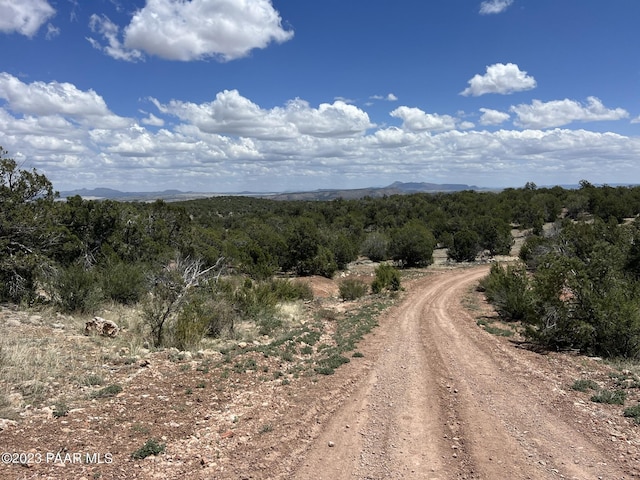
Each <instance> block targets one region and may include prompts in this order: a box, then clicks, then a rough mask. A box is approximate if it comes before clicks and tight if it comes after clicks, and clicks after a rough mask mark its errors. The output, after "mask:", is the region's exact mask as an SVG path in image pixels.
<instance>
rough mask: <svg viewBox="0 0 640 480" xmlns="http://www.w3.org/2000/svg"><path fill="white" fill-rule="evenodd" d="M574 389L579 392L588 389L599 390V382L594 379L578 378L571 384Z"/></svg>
mask: <svg viewBox="0 0 640 480" xmlns="http://www.w3.org/2000/svg"><path fill="white" fill-rule="evenodd" d="M571 389H572V390H577V391H578V392H586V391H587V390H597V389H598V384H597V383H596V382H594V381H593V380H584V379H581V380H576V381H575V382H573V385H571Z"/></svg>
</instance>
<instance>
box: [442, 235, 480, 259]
mask: <svg viewBox="0 0 640 480" xmlns="http://www.w3.org/2000/svg"><path fill="white" fill-rule="evenodd" d="M479 251H480V237H479V236H478V234H477V233H476V232H474V231H472V230H468V229H463V230H460V231H459V232H456V233H455V234H454V235H453V245H452V246H451V247H450V248H449V249H448V250H447V257H448V258H450V259H452V260H455V261H456V262H473V261H474V260H475V259H476V255H478V252H479Z"/></svg>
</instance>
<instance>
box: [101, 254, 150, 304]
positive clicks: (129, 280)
mask: <svg viewBox="0 0 640 480" xmlns="http://www.w3.org/2000/svg"><path fill="white" fill-rule="evenodd" d="M99 280H100V284H101V286H102V292H103V294H104V297H105V298H110V299H111V300H114V301H116V302H118V303H122V304H124V305H132V304H134V303H136V302H138V301H139V300H140V298H141V296H142V294H143V292H144V290H145V285H146V279H145V269H144V267H143V266H142V265H139V264H135V263H127V262H120V261H109V262H107V263H106V264H105V265H104V266H103V267H102V268H101V269H100V272H99Z"/></svg>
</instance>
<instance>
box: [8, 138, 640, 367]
mask: <svg viewBox="0 0 640 480" xmlns="http://www.w3.org/2000/svg"><path fill="white" fill-rule="evenodd" d="M638 213H640V188H639V187H633V188H632V187H610V186H603V187H596V186H594V185H592V184H590V183H588V182H586V181H583V182H582V183H581V185H580V188H578V189H575V190H567V189H563V188H560V187H554V188H538V187H537V186H536V185H534V184H531V183H530V184H527V185H525V186H524V187H523V188H518V189H513V188H510V189H505V190H503V191H500V192H475V191H462V192H457V193H436V194H411V195H396V196H390V197H384V198H369V197H365V198H362V199H358V200H334V201H275V200H269V199H261V198H249V197H241V196H224V197H213V198H209V199H204V200H193V201H184V202H177V203H166V202H163V201H156V202H153V203H132V202H115V201H89V200H83V199H82V198H80V197H73V198H69V199H67V200H66V201H57V199H56V193H55V192H54V190H53V186H52V184H51V183H50V181H49V180H48V179H47V178H46V177H45V176H44V175H42V174H39V173H38V172H36V171H35V170H34V171H26V170H22V169H20V168H19V167H18V165H17V164H16V162H15V161H14V160H12V159H11V158H9V157H8V152H6V151H4V150H2V149H0V255H1V256H0V300H1V301H3V302H14V303H22V304H26V305H34V304H38V303H46V304H50V305H54V306H55V307H56V308H57V309H59V310H61V311H64V312H85V313H91V312H92V311H95V310H96V309H97V308H98V306H99V305H100V304H101V303H103V302H106V301H113V302H118V303H122V304H129V305H133V304H139V305H142V307H141V310H142V312H143V315H145V316H146V318H147V320H148V324H149V325H150V327H151V329H152V333H153V337H154V339H155V343H156V344H157V345H163V344H169V345H175V344H178V346H179V347H185V346H188V344H189V343H190V342H192V341H194V339H196V340H197V338H198V337H200V336H202V335H214V336H215V335H217V334H219V333H220V331H221V330H223V329H232V328H233V324H234V319H237V318H239V317H242V316H255V317H256V318H260V319H262V321H265V322H266V320H265V318H267V316H265V315H264V312H265V311H266V310H269V309H270V308H272V307H273V305H274V304H275V303H276V302H277V301H278V300H279V299H283V298H308V296H309V291H308V289H305V288H304V287H303V286H301V285H300V284H299V283H297V284H294V283H293V282H291V281H290V280H289V279H288V278H289V277H291V276H297V277H299V276H303V277H304V276H310V275H321V276H324V277H328V278H331V277H332V276H333V275H334V274H335V273H336V272H338V271H339V270H342V269H345V268H346V266H347V265H348V264H349V263H350V262H352V261H354V260H356V259H357V258H358V257H359V256H365V257H368V258H369V259H371V260H373V261H376V262H383V261H386V263H387V264H389V265H393V266H395V267H397V268H398V269H403V268H409V267H423V266H427V265H429V264H431V263H432V261H433V260H432V259H433V252H434V249H436V248H439V247H444V248H447V249H448V257H449V259H450V261H451V262H462V261H473V260H474V259H476V258H477V257H478V255H479V254H481V253H482V252H484V254H485V255H489V256H495V255H504V254H508V253H509V251H510V249H511V247H512V245H513V238H512V236H511V230H512V228H519V229H522V230H527V231H528V232H530V233H529V236H528V238H527V240H526V242H525V244H524V246H523V248H522V251H521V254H520V255H521V260H522V263H521V264H519V265H515V264H514V265H510V266H508V267H503V266H500V265H496V266H494V267H493V269H492V271H491V274H490V275H489V277H487V279H486V280H485V281H484V282H483V288H484V289H485V290H486V294H487V296H488V298H489V299H490V300H491V301H492V302H493V303H494V304H495V306H496V308H497V309H498V311H499V313H500V315H501V316H503V317H504V318H505V319H508V320H513V321H516V320H517V321H522V322H523V324H524V325H526V335H527V336H528V337H529V338H530V339H531V340H532V341H535V342H538V343H540V344H541V345H543V346H545V347H550V348H559V349H560V348H562V349H564V348H571V349H578V350H580V351H583V352H587V353H593V354H597V355H603V356H626V357H635V358H637V357H638V356H639V355H640V300H639V298H640V297H639V296H638V293H640V222H638V221H636V220H634V218H635V217H636V215H638ZM630 219H631V220H630ZM545 225H546V227H545ZM389 268H391V267H389ZM391 270H392V271H390V270H386V269H382V270H380V278H379V279H377V283H375V286H374V287H373V288H374V291H375V292H380V291H382V290H384V289H389V290H397V289H399V282H400V276H399V275H398V273H397V271H396V270H395V269H391ZM149 292H151V293H152V296H151V297H150V295H149ZM361 294H363V292H362V286H361V285H347V284H345V285H344V295H345V298H351V297H354V298H357V297H358V296H359V295H361ZM150 298H152V300H150ZM214 306H215V308H212V307H214ZM168 319H171V320H170V321H169V323H167V322H168ZM169 324H171V325H172V326H171V328H170V329H167V325H169ZM267 325H268V322H266V323H265V328H267Z"/></svg>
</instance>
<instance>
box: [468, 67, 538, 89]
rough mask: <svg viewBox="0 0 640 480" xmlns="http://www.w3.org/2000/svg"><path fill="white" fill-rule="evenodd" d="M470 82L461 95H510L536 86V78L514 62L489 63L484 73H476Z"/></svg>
mask: <svg viewBox="0 0 640 480" xmlns="http://www.w3.org/2000/svg"><path fill="white" fill-rule="evenodd" d="M468 83H469V86H468V87H467V88H466V89H464V90H463V91H462V92H460V95H465V96H469V95H472V96H474V97H477V96H480V95H484V94H486V93H499V94H501V95H508V94H511V93H514V92H521V91H524V90H531V89H532V88H536V80H535V78H533V77H531V76H529V75H527V72H525V71H522V70H520V68H519V67H518V65H516V64H514V63H507V64H503V63H495V64H493V65H489V66H488V67H487V72H486V73H485V74H484V75H479V74H476V75H475V76H474V77H473V78H472V79H471V80H469V82H468Z"/></svg>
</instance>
